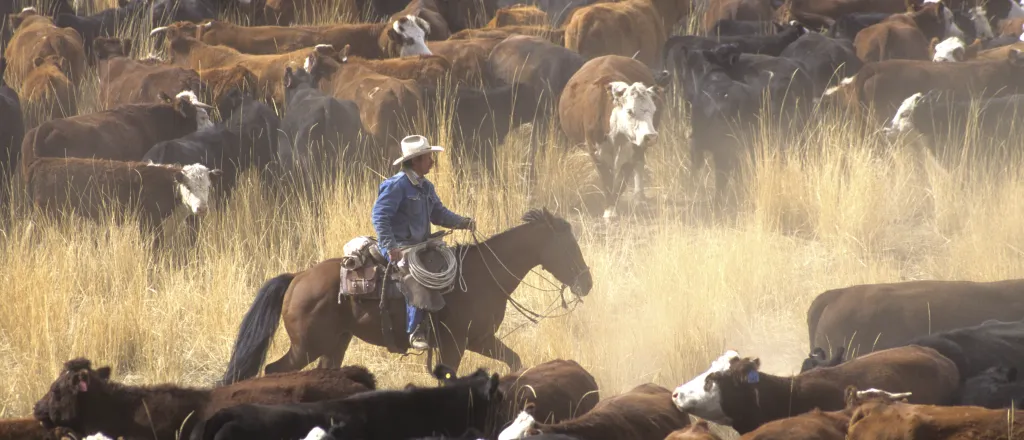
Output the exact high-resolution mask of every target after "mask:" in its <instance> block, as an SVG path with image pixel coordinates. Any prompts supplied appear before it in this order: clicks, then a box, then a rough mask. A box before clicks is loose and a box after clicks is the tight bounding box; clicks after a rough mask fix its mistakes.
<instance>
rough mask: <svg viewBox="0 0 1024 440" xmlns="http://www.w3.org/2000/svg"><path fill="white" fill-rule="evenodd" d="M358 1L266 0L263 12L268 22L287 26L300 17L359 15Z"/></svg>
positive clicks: (309, 18)
mask: <svg viewBox="0 0 1024 440" xmlns="http://www.w3.org/2000/svg"><path fill="white" fill-rule="evenodd" d="M358 5H359V2H356V1H353V0H266V5H265V6H264V9H263V14H264V16H265V18H266V22H267V23H268V24H272V25H277V26H288V25H290V24H292V23H294V22H295V21H296V19H300V20H302V21H304V22H307V23H308V22H312V21H314V19H316V18H317V17H321V16H327V17H353V18H359V17H360V12H361V11H360V10H359V6H358Z"/></svg>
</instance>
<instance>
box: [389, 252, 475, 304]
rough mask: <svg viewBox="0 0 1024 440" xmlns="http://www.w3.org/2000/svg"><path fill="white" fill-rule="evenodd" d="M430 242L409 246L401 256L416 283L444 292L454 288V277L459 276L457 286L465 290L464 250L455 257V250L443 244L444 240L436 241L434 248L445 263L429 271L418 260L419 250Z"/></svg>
mask: <svg viewBox="0 0 1024 440" xmlns="http://www.w3.org/2000/svg"><path fill="white" fill-rule="evenodd" d="M430 244H431V242H429V241H428V242H424V243H420V244H417V245H413V246H410V247H409V249H408V250H407V251H406V253H405V257H404V258H403V259H404V261H405V263H406V265H407V268H408V269H409V274H410V275H412V278H413V279H414V280H416V282H417V283H420V284H421V285H423V287H426V288H428V289H432V290H444V293H448V292H450V291H452V289H454V288H455V283H454V281H455V277H456V276H458V277H459V287H460V288H461V289H462V290H463V291H465V290H466V280H465V279H464V278H463V277H462V270H461V269H462V268H461V266H462V265H461V264H459V263H461V261H460V260H461V259H462V258H465V257H466V253H465V251H463V252H460V253H461V254H462V255H461V258H456V257H455V252H454V251H453V250H452V248H450V247H448V246H447V245H445V244H444V242H440V243H437V244H436V245H434V248H435V249H437V252H438V253H440V254H441V257H442V258H444V261H445V263H446V268H445V269H444V270H442V271H440V272H431V271H430V270H429V269H427V268H426V267H424V265H423V261H422V260H420V256H419V251H420V250H422V249H423V248H426V247H427V246H428V245H430Z"/></svg>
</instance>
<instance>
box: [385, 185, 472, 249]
mask: <svg viewBox="0 0 1024 440" xmlns="http://www.w3.org/2000/svg"><path fill="white" fill-rule="evenodd" d="M414 181H415V183H413V182H414ZM464 220H465V219H464V218H463V217H462V216H460V215H458V214H456V213H454V212H451V211H449V210H448V208H445V207H444V205H443V204H442V203H441V199H440V198H438V197H437V191H435V190H434V184H433V183H430V181H429V180H427V179H426V178H424V177H422V176H415V175H406V172H405V170H402V171H399V172H398V174H395V175H394V176H391V177H390V178H389V179H388V180H385V181H384V182H383V183H381V184H380V189H379V190H378V192H377V201H376V202H375V203H374V204H373V229H374V230H375V231H376V232H377V244H378V246H380V251H381V253H382V254H384V258H388V259H389V260H390V257H389V256H388V251H389V250H390V249H391V248H393V247H396V246H408V245H412V244H417V243H422V242H424V241H427V237H428V236H429V235H430V224H431V223H433V224H435V225H438V226H444V227H447V228H453V227H455V226H458V225H459V224H460V223H462V222H463V221H464Z"/></svg>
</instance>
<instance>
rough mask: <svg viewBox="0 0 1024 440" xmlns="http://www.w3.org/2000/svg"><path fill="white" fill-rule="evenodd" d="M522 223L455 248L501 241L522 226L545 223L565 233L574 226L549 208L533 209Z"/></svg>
mask: <svg viewBox="0 0 1024 440" xmlns="http://www.w3.org/2000/svg"><path fill="white" fill-rule="evenodd" d="M522 221H523V223H522V224H521V225H516V226H513V227H511V228H508V229H506V230H504V231H501V232H499V233H497V234H494V235H492V236H490V237H487V238H485V239H483V240H480V241H479V242H478V243H466V244H463V243H459V244H458V245H456V246H455V247H456V248H463V247H467V246H469V247H475V246H477V245H478V244H483V243H484V242H486V241H491V240H498V239H501V238H502V237H503V236H505V235H507V234H509V233H511V232H512V231H515V230H516V229H519V228H520V227H521V226H527V225H534V224H538V223H540V222H544V223H546V224H548V225H549V226H551V228H552V229H554V230H555V231H564V230H569V229H572V225H570V224H569V222H568V221H566V220H565V219H563V218H561V217H559V216H557V215H555V214H552V213H551V211H548V209H547V208H534V209H531V210H529V211H526V213H525V214H523V217H522Z"/></svg>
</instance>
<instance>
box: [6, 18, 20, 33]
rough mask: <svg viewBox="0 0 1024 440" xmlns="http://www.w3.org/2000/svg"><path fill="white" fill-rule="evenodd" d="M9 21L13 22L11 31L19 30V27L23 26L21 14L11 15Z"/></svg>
mask: <svg viewBox="0 0 1024 440" xmlns="http://www.w3.org/2000/svg"><path fill="white" fill-rule="evenodd" d="M7 20H8V21H10V22H11V29H13V30H18V26H21V21H22V20H21V14H9V15H8V16H7Z"/></svg>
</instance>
